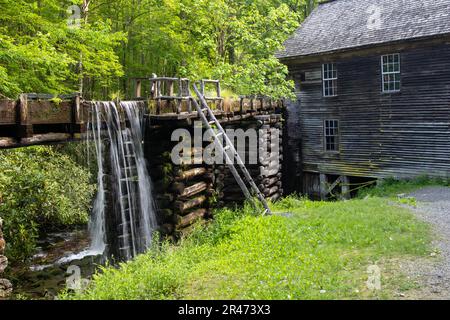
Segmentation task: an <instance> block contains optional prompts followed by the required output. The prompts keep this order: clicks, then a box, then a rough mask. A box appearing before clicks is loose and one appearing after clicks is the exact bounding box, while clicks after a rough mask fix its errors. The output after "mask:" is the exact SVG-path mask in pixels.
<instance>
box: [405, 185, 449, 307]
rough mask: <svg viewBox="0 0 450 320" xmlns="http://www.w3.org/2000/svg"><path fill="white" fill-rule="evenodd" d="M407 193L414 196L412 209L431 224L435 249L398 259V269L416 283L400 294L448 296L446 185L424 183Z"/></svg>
mask: <svg viewBox="0 0 450 320" xmlns="http://www.w3.org/2000/svg"><path fill="white" fill-rule="evenodd" d="M408 196H409V197H414V198H415V199H416V200H417V207H413V208H411V209H412V210H413V212H414V213H415V214H416V215H417V217H418V218H419V219H421V220H423V221H425V222H427V223H429V224H430V225H431V227H432V229H433V232H434V237H435V240H434V242H433V248H435V250H434V252H433V253H432V254H431V255H430V257H428V258H424V259H420V260H414V261H402V262H400V263H399V267H400V268H401V270H402V271H403V272H404V273H405V274H406V275H407V276H408V277H409V278H410V279H413V280H414V281H415V282H416V283H417V284H418V285H417V288H415V289H413V290H410V291H408V292H407V293H406V294H405V296H404V298H405V299H421V300H440V299H446V300H447V299H450V188H446V187H426V188H422V189H420V190H417V191H415V192H413V193H411V194H409V195H408Z"/></svg>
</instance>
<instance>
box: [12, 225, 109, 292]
mask: <svg viewBox="0 0 450 320" xmlns="http://www.w3.org/2000/svg"><path fill="white" fill-rule="evenodd" d="M90 247H91V245H90V237H89V232H88V230H87V228H82V227H79V228H77V229H75V230H72V231H64V232H55V233H49V234H47V235H46V236H45V237H43V238H42V239H40V240H39V241H38V247H37V250H36V253H35V255H34V256H33V257H32V259H31V260H30V262H28V263H27V264H25V265H21V266H14V267H11V268H10V271H9V274H8V277H9V278H10V280H11V281H12V282H13V285H14V293H13V296H12V297H11V298H12V299H18V298H24V299H48V300H53V299H55V297H56V296H57V294H58V293H59V292H61V291H62V290H64V289H66V288H67V281H68V280H70V279H71V278H70V277H71V276H73V275H74V271H73V270H79V271H80V276H81V278H83V279H90V278H91V277H92V275H93V274H94V273H95V271H96V270H97V269H98V267H99V266H101V265H102V263H104V261H105V259H104V257H103V255H102V254H101V253H98V252H95V251H92V250H90ZM74 267H75V269H73V268H74ZM78 268H79V269H78ZM68 271H70V273H68Z"/></svg>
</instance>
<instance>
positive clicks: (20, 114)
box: [0, 77, 283, 149]
mask: <svg viewBox="0 0 450 320" xmlns="http://www.w3.org/2000/svg"><path fill="white" fill-rule="evenodd" d="M144 80H147V81H148V87H147V89H148V90H147V92H148V95H147V97H142V84H143V81H144ZM190 84H191V83H190V80H189V79H179V78H167V77H163V78H140V79H136V85H135V89H136V91H135V94H136V97H135V98H134V99H133V100H136V101H140V102H141V103H145V104H146V105H145V107H146V109H147V112H148V116H149V117H150V118H151V119H152V118H153V119H154V120H155V121H157V120H164V121H166V122H167V121H170V120H186V119H188V120H192V119H195V118H197V117H198V114H197V111H194V110H193V108H192V105H191V102H192V98H193V97H192V95H191V91H190ZM200 88H201V92H202V93H203V94H205V95H206V100H207V103H208V105H209V106H210V108H211V109H213V110H214V113H216V114H217V115H218V118H219V119H221V121H233V120H239V119H243V118H246V117H249V116H253V115H258V114H264V113H271V112H272V113H273V112H274V111H275V110H276V109H280V108H282V107H283V101H281V100H272V99H270V98H267V97H247V96H242V97H239V98H223V97H222V96H221V88H220V82H219V81H217V80H202V81H201V85H200ZM91 105H92V102H89V101H82V100H81V98H80V96H79V95H78V94H72V95H65V96H57V97H55V96H53V95H48V94H22V95H20V97H19V99H18V100H17V101H14V100H8V99H3V100H0V149H5V148H17V147H22V146H29V145H36V144H47V143H58V142H66V141H71V140H79V139H81V138H83V137H84V134H85V133H86V129H87V128H86V126H87V123H88V119H89V112H90V106H91Z"/></svg>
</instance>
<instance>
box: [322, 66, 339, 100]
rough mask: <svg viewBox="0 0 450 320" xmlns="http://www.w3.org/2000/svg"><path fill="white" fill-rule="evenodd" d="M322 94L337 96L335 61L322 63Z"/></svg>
mask: <svg viewBox="0 0 450 320" xmlns="http://www.w3.org/2000/svg"><path fill="white" fill-rule="evenodd" d="M322 75H323V76H322V78H323V96H324V97H334V96H337V79H338V75H337V68H336V64H335V63H325V64H323V65H322Z"/></svg>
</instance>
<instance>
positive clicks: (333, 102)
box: [278, 0, 450, 197]
mask: <svg viewBox="0 0 450 320" xmlns="http://www.w3.org/2000/svg"><path fill="white" fill-rule="evenodd" d="M278 57H279V59H281V61H282V62H283V63H285V64H286V65H287V66H288V67H289V70H290V75H291V77H292V79H294V80H295V83H296V94H297V97H298V99H297V101H295V102H293V103H291V105H290V107H289V112H288V115H287V126H288V130H289V132H290V134H291V137H290V139H289V140H288V141H287V142H286V143H287V144H288V148H289V149H290V150H291V151H292V152H293V153H294V154H293V155H291V156H290V159H289V160H290V161H294V162H295V163H294V164H293V165H292V167H291V168H294V167H295V170H296V171H297V174H296V179H297V181H301V183H300V184H301V187H300V188H299V189H301V191H303V192H306V193H309V194H316V195H317V194H321V196H322V197H325V196H326V195H327V194H329V193H330V191H333V190H332V189H334V188H336V187H339V186H341V189H342V191H344V193H346V192H348V189H349V188H351V186H352V185H355V184H357V183H358V182H361V181H364V179H367V178H386V177H395V178H412V177H417V176H422V175H428V176H437V177H450V0H375V1H374V0H332V1H326V2H323V3H322V4H320V5H319V6H318V7H317V8H316V9H315V11H314V12H313V13H312V14H311V15H310V17H309V18H308V19H307V20H306V21H305V22H304V23H303V24H302V25H301V27H300V28H299V29H298V30H297V31H296V32H295V34H294V35H293V36H292V37H291V38H290V39H288V40H287V41H286V43H285V49H284V51H282V52H280V53H279V54H278ZM292 170H294V169H292ZM291 176H294V173H293V172H292V173H291ZM338 192H339V191H338Z"/></svg>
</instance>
